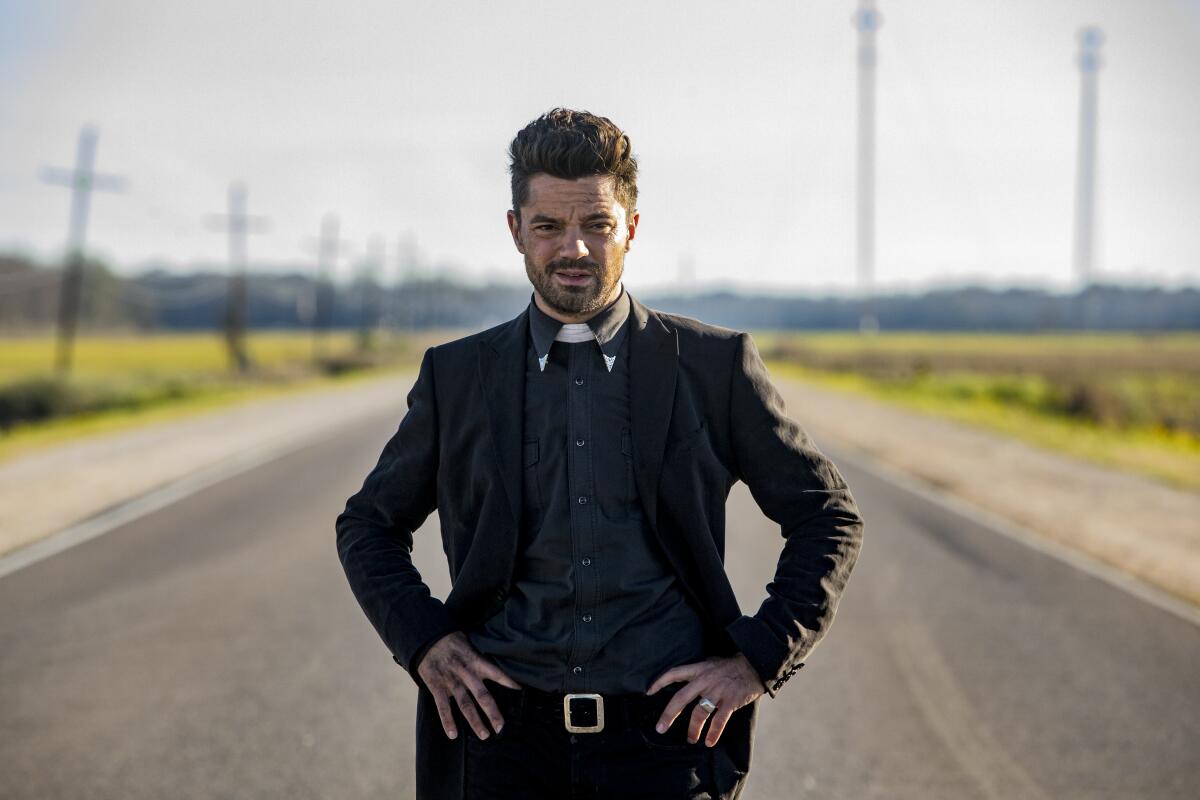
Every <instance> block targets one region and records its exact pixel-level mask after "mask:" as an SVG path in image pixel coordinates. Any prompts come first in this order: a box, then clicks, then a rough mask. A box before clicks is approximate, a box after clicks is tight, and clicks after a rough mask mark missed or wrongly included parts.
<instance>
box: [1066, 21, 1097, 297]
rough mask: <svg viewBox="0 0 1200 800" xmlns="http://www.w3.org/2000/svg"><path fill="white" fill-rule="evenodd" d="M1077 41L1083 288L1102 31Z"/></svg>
mask: <svg viewBox="0 0 1200 800" xmlns="http://www.w3.org/2000/svg"><path fill="white" fill-rule="evenodd" d="M1077 39H1078V40H1079V56H1078V60H1077V63H1078V65H1079V149H1078V153H1077V162H1076V167H1075V249H1074V259H1073V260H1074V267H1075V278H1076V279H1077V280H1078V281H1079V284H1080V287H1081V288H1084V289H1086V288H1087V287H1088V286H1089V285H1090V284H1091V283H1092V281H1093V280H1094V278H1095V275H1094V270H1095V247H1096V228H1095V211H1096V208H1095V206H1096V105H1097V91H1096V73H1098V72H1099V71H1100V64H1101V59H1100V45H1102V44H1104V32H1103V31H1101V30H1100V29H1099V28H1095V27H1087V28H1083V29H1082V30H1080V31H1079V33H1078V34H1077Z"/></svg>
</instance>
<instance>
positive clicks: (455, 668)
mask: <svg viewBox="0 0 1200 800" xmlns="http://www.w3.org/2000/svg"><path fill="white" fill-rule="evenodd" d="M417 674H418V675H419V676H420V677H421V680H423V681H424V682H425V686H426V687H427V688H428V689H429V692H430V693H431V694H432V695H433V701H434V702H435V703H436V704H437V710H438V716H439V717H440V718H441V720H442V728H443V729H444V730H445V731H446V735H447V736H449V737H450V738H451V739H453V738H455V737H457V736H458V728H457V727H456V726H455V724H454V714H453V713H452V711H451V708H450V701H451V699H453V700H454V702H455V703H457V704H458V710H459V711H461V712H462V715H463V717H464V718H465V719H466V720H467V724H469V725H470V726H471V729H472V730H473V731H475V735H476V736H478V737H479V738H480V739H486V738H488V736H489V735H490V732H489V731H488V727H487V725H485V724H484V722H483V718H482V717H480V716H479V710H480V709H481V710H482V711H483V713H484V714H486V715H487V718H488V720H489V721H490V722H491V723H492V728H493V729H494V730H495V731H496V733H499V732H500V729H501V728H502V727H504V717H503V716H501V715H500V709H499V708H498V707H497V706H496V700H495V698H493V697H492V695H491V693H490V692H489V691H488V690H487V687H485V686H484V685H483V680H484V678H487V679H488V680H491V681H495V682H496V683H498V684H500V685H501V686H507V687H508V688H510V689H520V688H521V686H520V685H519V684H518V683H517V682H516V681H514V680H513V679H512V678H510V677H508V676H507V675H505V674H504V672H503V670H501V669H500V668H499V667H497V666H496V665H495V664H493V663H492V662H490V661H488V660H487V659H486V658H484V657H483V656H481V655H480V654H479V651H478V650H476V649H475V648H474V647H472V646H471V642H470V640H468V639H467V636H466V634H464V633H461V632H458V631H455V632H454V633H449V634H446V635H445V636H443V637H442V638H441V639H438V640H437V642H436V643H435V644H434V645H433V647H430V648H429V649H428V650H427V651H425V656H424V658H422V659H421V663H420V664H418V665H417ZM476 706H478V709H477V708H476Z"/></svg>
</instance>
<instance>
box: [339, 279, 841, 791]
mask: <svg viewBox="0 0 1200 800" xmlns="http://www.w3.org/2000/svg"><path fill="white" fill-rule="evenodd" d="M630 300H631V305H632V307H631V313H630V319H629V323H628V324H629V325H630V326H631V327H630V330H629V369H630V378H629V404H630V409H629V413H630V423H631V427H632V434H633V455H634V469H635V475H636V479H637V485H638V493H639V495H640V497H641V501H642V504H643V506H644V511H645V515H646V517H647V519H648V521H649V523H650V525H651V527H652V529H653V530H654V531H655V532H656V534H657V536H658V538H659V540H660V542H661V544H662V547H663V550H664V552H665V553H666V555H667V559H668V561H669V563H670V565H671V567H672V568H673V569H674V570H675V572H676V574H677V575H678V577H679V581H680V583H681V585H682V586H683V589H684V591H685V592H686V594H687V595H688V596H689V598H690V599H691V600H692V601H693V603H694V604H695V607H696V608H697V609H698V610H699V611H700V612H701V614H702V616H703V618H704V620H705V622H706V624H707V625H709V626H710V628H711V629H712V630H713V632H714V633H715V634H717V640H719V641H721V640H723V641H725V642H726V643H727V645H728V647H727V650H728V651H729V652H734V651H738V650H740V651H741V652H742V653H744V654H745V656H746V658H747V659H748V660H749V661H750V663H751V664H752V665H753V666H754V668H755V669H756V670H757V671H758V673H759V675H760V676H761V677H762V679H763V682H764V685H765V687H766V689H767V691H768V692H769V693H770V694H771V695H772V696H774V694H775V692H777V691H778V690H779V688H780V687H781V686H782V685H783V683H784V682H786V681H787V679H788V678H789V677H791V675H792V674H794V673H795V672H796V670H797V669H798V668H799V667H800V666H801V665H802V660H803V659H804V658H805V657H806V656H807V655H808V653H809V652H810V651H811V650H812V648H813V647H814V646H815V645H816V644H817V642H818V641H819V640H820V639H821V637H822V636H823V635H824V634H825V632H826V631H827V630H828V628H829V625H830V623H831V622H832V620H833V616H834V611H835V609H836V607H837V603H838V599H839V598H840V596H841V593H842V591H843V590H844V588H845V585H846V582H847V580H848V578H849V576H850V571H851V568H852V567H853V565H854V562H855V560H856V558H857V556H858V553H859V550H860V549H861V546H862V531H863V523H862V519H861V517H860V516H859V513H858V509H857V507H856V506H855V503H854V499H853V498H852V496H851V494H850V490H849V489H848V488H847V486H846V483H845V481H844V480H843V479H842V476H841V474H840V473H839V472H838V470H837V468H836V467H835V466H834V464H833V463H832V462H831V461H830V460H829V459H828V458H826V457H825V456H824V455H823V454H822V453H821V452H820V451H819V450H818V449H817V448H816V446H815V445H814V444H813V443H812V441H811V439H810V438H809V437H808V436H807V434H806V433H805V432H804V431H803V430H802V429H801V428H800V426H799V425H797V424H796V423H795V422H793V421H792V420H790V419H788V418H787V417H786V416H785V414H784V407H783V402H782V400H781V398H780V396H779V393H778V392H777V391H776V390H775V387H774V386H772V384H771V382H770V379H769V377H768V375H767V371H766V367H765V366H764V364H763V362H762V359H761V358H760V357H759V354H758V350H757V349H756V348H755V346H754V342H753V341H752V339H751V338H750V336H749V335H748V334H745V333H739V332H737V331H733V330H729V329H727V328H721V327H717V326H713V325H706V324H704V323H702V322H698V321H696V320H694V319H690V318H688V317H682V316H677V315H674V314H665V313H662V312H659V311H654V310H652V309H649V308H646V307H645V306H644V305H642V304H641V303H640V302H638V301H637V300H636V299H634V298H633V297H632V296H631V297H630ZM528 325H529V312H528V309H527V310H525V311H523V312H522V313H521V314H520V316H518V317H516V318H515V319H513V320H510V321H509V322H506V323H503V324H501V325H497V326H496V327H494V328H490V329H488V330H486V331H482V332H480V333H477V334H474V335H471V336H467V337H465V338H462V339H458V340H456V341H453V342H449V343H447V344H443V345H439V346H437V347H434V348H430V349H429V350H427V351H426V353H425V357H424V359H423V360H422V362H421V369H420V374H419V375H418V377H417V380H416V383H415V384H414V385H413V387H412V390H411V391H410V392H409V395H408V412H407V414H405V416H404V419H403V420H401V422H400V427H399V429H398V430H397V431H396V433H395V434H394V435H393V436H392V438H391V439H390V440H389V441H388V443H387V444H386V446H385V447H384V449H383V453H382V455H381V456H380V458H379V462H378V463H377V464H376V466H375V468H374V469H373V470H372V471H371V472H370V474H368V475H367V478H366V480H365V481H364V483H363V486H362V488H361V489H360V490H359V491H358V492H357V493H356V494H354V495H353V496H352V497H350V499H349V500H348V501H347V503H346V508H345V510H344V511H343V512H342V513H341V514H340V515H339V516H338V518H337V523H336V528H337V548H338V555H339V557H340V558H341V562H342V566H343V568H344V569H345V572H346V577H347V579H348V580H349V583H350V587H351V589H352V590H353V592H354V595H355V597H356V598H357V599H358V602H359V604H360V605H361V606H362V609H363V611H364V612H365V613H366V615H367V618H368V619H370V621H371V623H372V624H373V625H374V626H375V629H376V631H378V633H379V635H380V637H382V639H383V641H384V643H385V644H386V645H387V647H388V648H389V649H390V650H391V652H392V654H393V658H394V659H395V660H396V662H397V663H398V664H400V665H401V666H402V667H404V668H405V669H406V670H408V671H409V673H410V674H411V675H412V677H413V678H414V680H417V683H418V685H419V686H421V687H422V688H421V691H420V695H419V698H418V709H417V728H418V730H417V750H418V758H417V763H418V775H417V784H418V797H422V798H425V797H447V798H449V797H455V796H457V795H458V793H459V792H460V789H459V786H460V781H461V763H462V748H461V746H459V745H460V743H461V741H462V736H465V735H470V734H469V733H468V732H467V729H466V728H465V727H464V728H463V732H462V734H461V735H460V737H459V739H458V740H457V741H454V742H451V741H449V740H447V739H446V736H445V734H444V733H443V732H442V730H441V725H440V723H439V721H438V717H437V713H436V710H435V708H434V706H433V702H432V696H431V695H430V694H429V692H428V691H426V690H425V689H424V687H423V685H422V684H421V682H420V681H419V680H418V679H417V675H416V663H415V661H416V660H417V659H419V657H420V656H421V655H423V654H424V652H425V650H426V649H427V648H428V647H429V646H430V645H431V644H433V643H434V642H435V641H437V640H438V639H440V638H441V637H442V636H444V635H446V634H447V633H450V632H451V631H455V630H467V629H470V628H472V627H475V626H476V625H478V624H479V623H481V622H483V621H484V620H486V619H487V618H488V617H490V616H491V615H492V614H494V613H495V612H496V611H498V610H499V609H500V608H501V607H502V605H503V604H504V602H505V599H506V597H507V595H508V591H509V586H510V582H511V578H512V574H513V566H514V563H515V559H516V558H517V555H518V554H517V542H518V532H519V530H520V524H521V519H520V517H521V491H522V487H521V475H522V470H521V442H522V430H521V428H522V420H523V413H522V404H523V402H524V383H525V366H526V364H525V362H526V351H527V349H528V341H529V338H528V337H529V333H528ZM738 480H742V481H744V482H745V483H746V484H747V486H748V487H749V488H750V491H751V493H752V494H753V496H754V499H755V501H756V502H757V503H758V505H759V507H760V508H761V509H762V511H763V513H765V514H766V515H767V516H768V517H769V518H770V519H771V520H773V521H774V522H776V523H778V524H779V526H780V529H781V532H782V534H783V539H784V543H783V548H782V553H781V554H780V557H779V564H778V567H777V570H776V573H775V578H774V580H772V581H771V583H770V584H769V585H768V586H767V595H768V596H767V599H766V600H765V601H764V602H763V604H762V605H761V606H760V607H759V609H758V610H757V611H756V612H755V613H754V614H753V616H748V615H745V614H743V613H742V611H741V609H740V608H739V607H738V603H737V600H736V599H735V597H734V592H733V588H732V587H731V586H730V583H729V580H728V578H727V577H726V575H725V570H724V551H725V501H726V498H727V497H728V495H729V491H730V489H731V488H732V487H733V484H734V483H735V482H736V481H738ZM435 508H436V509H437V510H438V516H439V520H440V522H441V536H442V544H443V547H444V549H445V552H446V555H447V558H448V560H449V565H450V573H451V577H452V581H453V588H452V589H451V591H450V594H449V596H448V597H447V598H446V600H445V602H444V603H443V602H442V601H440V600H438V599H436V598H434V597H432V596H431V595H430V592H429V588H428V587H427V586H426V585H425V583H424V582H423V581H422V580H421V576H420V575H419V574H418V572H417V570H416V569H415V567H414V566H413V564H412V559H411V557H410V556H411V549H412V534H413V531H415V530H416V529H417V528H419V527H420V526H421V524H422V523H423V522H424V521H425V519H426V518H427V517H428V515H429V514H430V513H431V512H432V511H433V510H434V509H435Z"/></svg>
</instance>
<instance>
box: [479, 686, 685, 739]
mask: <svg viewBox="0 0 1200 800" xmlns="http://www.w3.org/2000/svg"><path fill="white" fill-rule="evenodd" d="M674 686H675V688H676V689H677V688H678V687H679V685H674ZM488 690H489V691H490V692H491V693H492V696H493V697H494V698H495V699H496V705H497V706H499V707H500V713H501V714H503V715H504V717H505V718H506V719H507V718H509V717H510V716H511V717H516V718H520V719H522V720H525V721H531V722H538V723H541V724H543V725H546V726H548V727H557V726H559V725H561V726H562V728H563V730H565V731H566V732H568V733H600V732H601V731H603V730H606V729H611V728H618V729H624V730H629V729H632V728H640V727H649V726H651V725H653V723H654V722H655V721H656V720H657V719H658V717H660V716H661V715H662V712H663V709H664V708H666V707H667V703H669V702H670V701H671V696H672V695H673V694H675V692H674V691H673V690H672V688H671V687H664V688H663V689H660V690H659V691H658V693H657V694H654V695H644V694H597V693H592V692H589V693H572V694H563V693H560V692H545V691H542V690H540V689H533V688H529V687H526V688H524V689H509V688H506V687H504V686H500V685H499V684H495V683H491V682H489V684H488ZM694 704H695V701H693V702H692V705H694ZM687 713H688V708H686V707H685V709H684V711H683V712H681V714H680V716H681V717H683V718H684V719H687V716H686V715H687Z"/></svg>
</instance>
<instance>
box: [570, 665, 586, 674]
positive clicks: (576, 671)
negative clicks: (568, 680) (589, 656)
mask: <svg viewBox="0 0 1200 800" xmlns="http://www.w3.org/2000/svg"><path fill="white" fill-rule="evenodd" d="M571 672H574V673H575V674H576V675H582V674H583V667H575V669H573V670H571Z"/></svg>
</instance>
